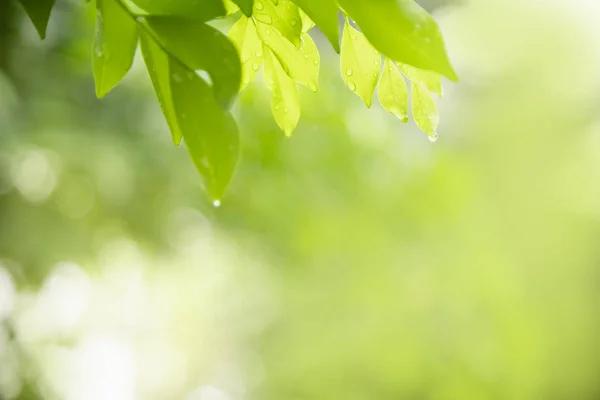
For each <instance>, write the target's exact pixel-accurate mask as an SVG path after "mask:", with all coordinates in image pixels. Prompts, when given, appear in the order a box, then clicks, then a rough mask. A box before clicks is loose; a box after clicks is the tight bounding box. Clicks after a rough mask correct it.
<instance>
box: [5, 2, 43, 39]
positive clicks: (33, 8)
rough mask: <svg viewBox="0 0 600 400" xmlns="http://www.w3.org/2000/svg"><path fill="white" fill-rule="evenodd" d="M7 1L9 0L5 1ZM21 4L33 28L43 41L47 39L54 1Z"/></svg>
mask: <svg viewBox="0 0 600 400" xmlns="http://www.w3.org/2000/svg"><path fill="white" fill-rule="evenodd" d="M3 1H7V0H3ZM19 3H21V5H22V6H23V8H24V9H25V12H26V13H27V15H28V16H29V19H30V20H31V22H33V26H35V29H36V30H37V32H38V35H40V38H41V39H44V38H45V37H46V27H47V26H48V20H49V19H50V12H51V11H52V7H54V0H19Z"/></svg>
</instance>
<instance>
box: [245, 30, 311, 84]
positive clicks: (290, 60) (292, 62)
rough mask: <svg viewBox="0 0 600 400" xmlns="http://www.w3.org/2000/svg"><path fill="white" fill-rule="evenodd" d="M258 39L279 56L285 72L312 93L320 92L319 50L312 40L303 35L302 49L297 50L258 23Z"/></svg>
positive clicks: (281, 37)
mask: <svg viewBox="0 0 600 400" xmlns="http://www.w3.org/2000/svg"><path fill="white" fill-rule="evenodd" d="M256 31H257V32H258V37H259V38H260V39H261V40H262V41H263V43H264V44H265V45H266V46H268V47H269V48H270V49H271V50H272V51H273V53H275V55H276V56H277V58H278V60H279V62H280V63H281V65H282V67H283V69H284V70H285V72H286V73H287V74H288V75H289V76H290V77H291V78H292V79H293V80H295V81H296V82H298V83H301V84H303V85H305V86H307V87H308V88H309V89H311V90H312V91H314V92H316V91H317V90H319V66H320V64H321V60H320V58H319V50H318V49H317V46H316V45H315V42H313V40H312V38H311V37H310V36H309V35H308V34H307V33H303V34H302V37H301V39H302V47H300V49H297V48H295V47H294V45H292V44H291V43H290V42H289V41H287V40H286V39H285V38H284V37H283V36H281V34H280V33H279V32H278V31H277V30H276V29H273V28H272V27H271V26H269V25H266V24H263V23H261V22H258V21H257V22H256Z"/></svg>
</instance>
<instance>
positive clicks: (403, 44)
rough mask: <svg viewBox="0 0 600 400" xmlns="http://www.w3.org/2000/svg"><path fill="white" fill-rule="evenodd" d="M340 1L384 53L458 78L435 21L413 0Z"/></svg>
mask: <svg viewBox="0 0 600 400" xmlns="http://www.w3.org/2000/svg"><path fill="white" fill-rule="evenodd" d="M339 4H340V6H341V7H342V8H343V9H344V10H345V11H346V12H347V13H348V15H349V16H350V17H351V18H352V19H353V20H354V21H356V23H357V24H358V26H359V27H360V29H361V30H362V32H363V33H364V34H365V36H366V37H367V38H368V39H369V41H370V42H371V43H372V44H373V45H374V46H375V48H377V50H379V51H380V52H381V53H383V55H384V56H386V57H389V58H390V59H392V60H395V61H398V62H401V63H403V64H409V65H412V66H414V67H417V68H422V69H429V70H432V71H436V72H439V73H440V74H442V75H444V76H446V77H447V78H449V79H451V80H453V81H458V76H457V75H456V72H454V69H453V68H452V65H451V64H450V61H449V60H448V55H447V53H446V48H445V45H444V41H443V39H442V34H441V33H440V30H439V27H438V25H437V23H436V22H435V20H434V19H433V18H432V17H431V15H429V14H428V13H427V11H425V10H424V9H423V8H421V6H419V5H418V4H417V3H415V2H414V1H413V0H369V1H365V0H339Z"/></svg>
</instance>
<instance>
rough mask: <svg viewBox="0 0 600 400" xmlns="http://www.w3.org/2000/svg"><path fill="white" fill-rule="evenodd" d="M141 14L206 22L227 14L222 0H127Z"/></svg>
mask: <svg viewBox="0 0 600 400" xmlns="http://www.w3.org/2000/svg"><path fill="white" fill-rule="evenodd" d="M126 1H127V2H130V3H133V4H134V5H135V6H136V8H139V9H140V14H141V15H155V16H156V15H160V16H178V17H184V18H186V19H192V20H195V21H196V22H198V21H201V22H206V21H210V20H212V19H215V18H218V17H222V16H225V15H226V10H225V6H224V5H223V1H222V0H126Z"/></svg>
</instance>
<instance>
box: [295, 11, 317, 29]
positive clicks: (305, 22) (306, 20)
mask: <svg viewBox="0 0 600 400" xmlns="http://www.w3.org/2000/svg"><path fill="white" fill-rule="evenodd" d="M299 11H300V20H301V21H302V32H304V33H306V32H308V31H310V30H311V29H312V28H313V27H314V26H315V23H314V22H313V20H312V19H310V17H309V16H308V14H306V13H305V12H304V11H302V9H300V10H299Z"/></svg>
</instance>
